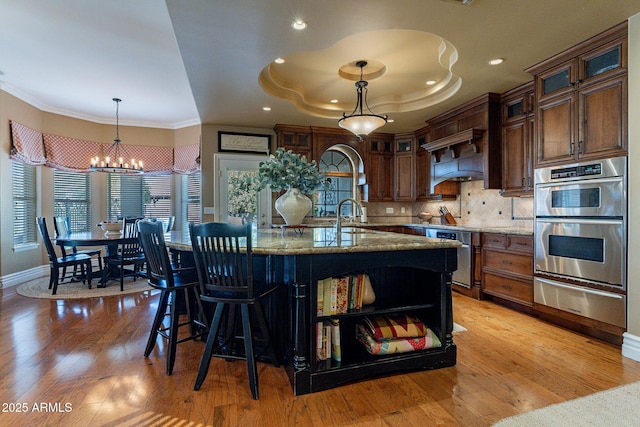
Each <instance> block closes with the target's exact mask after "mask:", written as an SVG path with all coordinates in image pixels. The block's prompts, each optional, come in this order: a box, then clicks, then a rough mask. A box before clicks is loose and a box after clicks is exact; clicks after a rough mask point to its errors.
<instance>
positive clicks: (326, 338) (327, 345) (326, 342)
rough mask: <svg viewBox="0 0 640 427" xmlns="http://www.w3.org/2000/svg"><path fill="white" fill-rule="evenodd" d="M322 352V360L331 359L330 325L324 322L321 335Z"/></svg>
mask: <svg viewBox="0 0 640 427" xmlns="http://www.w3.org/2000/svg"><path fill="white" fill-rule="evenodd" d="M322 352H323V356H324V360H329V359H331V323H329V322H324V326H323V333H322Z"/></svg>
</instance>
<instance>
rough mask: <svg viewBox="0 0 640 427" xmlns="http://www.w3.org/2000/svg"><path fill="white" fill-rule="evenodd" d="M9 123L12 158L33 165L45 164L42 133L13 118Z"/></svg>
mask: <svg viewBox="0 0 640 427" xmlns="http://www.w3.org/2000/svg"><path fill="white" fill-rule="evenodd" d="M9 123H10V125H11V159H13V160H17V161H19V162H22V163H24V164H27V165H32V166H37V165H43V164H45V162H46V158H45V155H44V147H43V145H42V133H40V132H38V131H36V130H33V129H31V128H28V127H26V126H24V125H21V124H20V123H17V122H14V121H13V120H11V121H9Z"/></svg>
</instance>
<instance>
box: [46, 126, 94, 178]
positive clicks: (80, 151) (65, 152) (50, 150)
mask: <svg viewBox="0 0 640 427" xmlns="http://www.w3.org/2000/svg"><path fill="white" fill-rule="evenodd" d="M44 149H45V152H46V155H47V166H50V167H52V168H56V169H61V170H65V171H69V172H89V165H90V164H91V158H92V157H95V156H97V155H98V154H100V153H101V152H102V144H100V143H99V142H93V141H85V140H82V139H76V138H69V137H66V136H59V135H49V134H46V133H45V134H44Z"/></svg>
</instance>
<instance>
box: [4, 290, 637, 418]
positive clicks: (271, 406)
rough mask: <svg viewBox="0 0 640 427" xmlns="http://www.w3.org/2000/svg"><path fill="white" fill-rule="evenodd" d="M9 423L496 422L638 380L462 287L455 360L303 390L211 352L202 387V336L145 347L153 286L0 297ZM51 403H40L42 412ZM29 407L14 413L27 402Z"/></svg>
mask: <svg viewBox="0 0 640 427" xmlns="http://www.w3.org/2000/svg"><path fill="white" fill-rule="evenodd" d="M0 293H1V298H0V342H1V343H2V344H1V345H0V396H1V399H0V400H1V403H2V408H0V409H1V412H0V424H1V425H13V426H26V425H33V426H36V425H37V426H45V425H47V426H48V425H51V426H54V425H55V426H57V425H69V426H71V425H72V426H107V425H136V426H152V425H172V426H183V425H184V426H187V425H188V426H200V425H215V426H322V427H328V426H403V427H411V426H416V427H423V426H427V425H429V426H432V425H449V426H489V425H491V424H492V423H494V422H495V421H497V420H499V419H502V418H504V417H507V416H510V415H514V414H518V413H521V412H525V411H528V410H531V409H536V408H541V407H544V406H547V405H550V404H553V403H558V402H562V401H565V400H569V399H573V398H576V397H580V396H585V395H587V394H591V393H594V392H597V391H600V390H604V389H608V388H611V387H614V386H617V385H621V384H626V383H630V382H633V381H637V380H640V363H638V362H635V361H633V360H630V359H626V358H623V357H622V356H621V354H620V348H619V347H616V346H614V345H611V344H607V343H604V342H601V341H598V340H595V339H592V338H589V337H586V336H583V335H580V334H577V333H574V332H571V331H568V330H564V329H560V328H558V327H555V326H553V325H550V324H547V323H544V322H542V321H539V320H537V319H535V318H533V317H531V316H528V315H524V314H520V313H516V312H514V311H512V310H510V309H507V308H504V307H501V306H498V305H495V304H493V303H491V302H486V301H476V300H473V299H470V298H467V297H465V296H462V295H459V294H454V302H453V303H454V319H455V321H456V322H457V323H459V324H461V325H462V326H464V327H466V328H467V329H468V331H466V332H461V333H457V334H455V336H454V342H455V343H456V344H457V347H458V363H457V365H456V366H455V367H451V368H444V369H439V370H432V371H422V372H412V373H407V374H402V375H395V376H391V377H386V378H379V379H375V380H369V381H362V382H359V383H355V384H350V385H346V386H342V387H338V388H335V389H332V390H328V391H325V392H320V393H315V394H310V395H305V396H298V397H294V396H293V394H292V390H291V386H290V385H289V382H288V379H287V376H286V374H285V371H284V369H283V368H282V367H280V368H275V367H273V366H271V365H266V364H259V378H260V400H259V401H254V400H253V399H252V398H251V393H250V391H249V386H248V381H247V371H246V365H245V364H244V363H243V362H225V361H223V360H219V359H213V360H212V363H211V368H210V370H209V375H208V376H207V378H206V380H205V382H204V384H203V386H202V389H201V390H200V391H193V383H194V380H195V374H196V371H197V367H198V363H199V359H200V355H201V352H202V350H203V346H204V344H203V343H202V342H186V343H183V344H180V345H178V352H177V359H176V365H175V368H174V371H173V375H172V376H170V377H168V376H166V375H165V373H164V369H165V359H164V356H165V355H164V351H165V348H166V347H165V346H164V345H160V346H159V349H158V348H156V349H155V350H154V352H153V353H152V354H151V356H150V357H149V358H144V357H143V351H144V347H145V342H146V339H147V334H148V330H149V327H150V325H151V322H152V317H153V314H154V312H155V308H156V306H157V302H158V294H157V293H155V292H154V293H149V292H145V293H139V294H133V295H126V296H121V297H112V298H104V299H90V300H76V301H73V300H70V301H50V300H37V299H30V298H25V297H22V296H19V295H17V294H16V293H15V288H9V289H6V290H4V291H0ZM43 405H44V406H43ZM20 409H22V410H24V412H17V411H18V410H20Z"/></svg>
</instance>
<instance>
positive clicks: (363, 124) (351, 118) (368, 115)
mask: <svg viewBox="0 0 640 427" xmlns="http://www.w3.org/2000/svg"><path fill="white" fill-rule="evenodd" d="M356 66H357V67H360V80H358V81H357V82H356V92H357V102H356V108H354V110H353V112H352V113H351V114H350V115H348V116H347V115H346V114H345V113H342V118H341V119H340V120H338V126H340V127H341V128H343V129H347V130H348V131H350V132H352V133H353V134H355V135H357V136H358V138H360V139H361V140H362V139H363V138H364V137H365V136H367V135H368V134H369V133H371V132H373V131H374V130H376V129H378V128H379V127H381V126H384V125H385V124H387V116H386V115H384V116H380V115H377V114H374V113H373V111H371V109H370V108H369V105H368V104H367V85H368V84H369V83H367V81H366V80H364V79H363V77H362V76H363V73H362V69H363V68H364V67H366V66H367V61H358V62H356ZM363 92H364V95H363ZM365 108H366V110H365Z"/></svg>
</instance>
